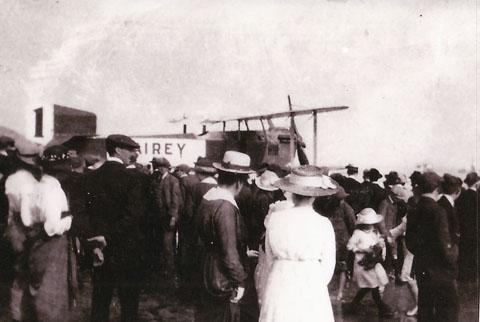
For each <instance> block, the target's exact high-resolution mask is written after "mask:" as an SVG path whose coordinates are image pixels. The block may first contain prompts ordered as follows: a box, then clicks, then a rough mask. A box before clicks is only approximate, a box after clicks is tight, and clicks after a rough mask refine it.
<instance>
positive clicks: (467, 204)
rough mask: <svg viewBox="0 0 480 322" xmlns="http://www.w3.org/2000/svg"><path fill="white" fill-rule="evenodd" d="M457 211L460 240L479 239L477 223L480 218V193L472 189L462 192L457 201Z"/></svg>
mask: <svg viewBox="0 0 480 322" xmlns="http://www.w3.org/2000/svg"><path fill="white" fill-rule="evenodd" d="M455 208H456V209H457V213H458V219H459V225H460V238H461V239H465V240H469V241H472V240H476V239H477V234H478V231H477V227H478V226H477V223H478V220H479V218H480V207H479V192H478V191H474V190H472V189H467V190H464V191H462V193H461V194H460V196H459V197H458V199H457V200H456V201H455Z"/></svg>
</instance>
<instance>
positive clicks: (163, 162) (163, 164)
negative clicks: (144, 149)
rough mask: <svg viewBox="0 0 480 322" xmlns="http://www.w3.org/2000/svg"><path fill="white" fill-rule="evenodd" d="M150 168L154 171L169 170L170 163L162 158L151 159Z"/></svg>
mask: <svg viewBox="0 0 480 322" xmlns="http://www.w3.org/2000/svg"><path fill="white" fill-rule="evenodd" d="M152 166H153V167H154V168H155V169H156V168H160V167H165V168H170V166H171V165H170V161H168V160H167V159H165V158H164V157H160V158H153V159H152Z"/></svg>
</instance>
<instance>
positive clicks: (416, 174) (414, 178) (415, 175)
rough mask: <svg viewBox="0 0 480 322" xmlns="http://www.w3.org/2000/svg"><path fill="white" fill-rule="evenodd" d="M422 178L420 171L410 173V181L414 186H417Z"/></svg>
mask: <svg viewBox="0 0 480 322" xmlns="http://www.w3.org/2000/svg"><path fill="white" fill-rule="evenodd" d="M421 178H422V174H421V173H420V171H416V170H415V171H413V172H412V174H411V175H410V181H411V182H412V186H416V185H417V184H418V182H419V180H421Z"/></svg>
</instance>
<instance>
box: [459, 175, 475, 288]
mask: <svg viewBox="0 0 480 322" xmlns="http://www.w3.org/2000/svg"><path fill="white" fill-rule="evenodd" d="M464 182H465V184H466V185H467V187H468V189H465V190H463V191H462V193H461V194H460V197H459V198H458V199H457V201H456V202H455V207H456V208H457V213H458V220H459V225H460V249H459V268H460V273H459V279H460V280H464V281H475V280H476V279H477V277H478V263H477V259H478V258H480V254H478V253H477V252H478V250H479V248H478V221H479V218H480V206H479V200H480V193H479V191H478V188H479V186H480V177H479V176H478V174H477V173H476V172H471V173H469V174H467V176H466V178H465V180H464Z"/></svg>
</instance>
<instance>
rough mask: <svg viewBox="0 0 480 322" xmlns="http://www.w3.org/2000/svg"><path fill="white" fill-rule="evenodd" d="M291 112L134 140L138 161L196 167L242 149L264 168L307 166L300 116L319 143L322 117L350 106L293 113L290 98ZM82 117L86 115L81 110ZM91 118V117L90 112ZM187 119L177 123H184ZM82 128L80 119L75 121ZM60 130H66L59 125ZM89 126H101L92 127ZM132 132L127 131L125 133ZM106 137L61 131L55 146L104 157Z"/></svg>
mask: <svg viewBox="0 0 480 322" xmlns="http://www.w3.org/2000/svg"><path fill="white" fill-rule="evenodd" d="M288 102H289V110H288V111H285V112H279V113H271V114H263V115H255V116H245V117H237V118H231V119H213V120H212V119H207V120H203V121H202V122H201V123H202V124H203V131H202V133H200V134H193V133H187V127H186V125H184V126H183V133H179V134H158V135H145V136H133V138H134V139H135V140H136V141H137V142H138V143H139V144H140V157H139V161H140V162H142V163H147V162H148V161H150V160H151V159H152V157H156V156H165V157H166V158H168V159H169V160H170V162H171V163H172V165H177V164H180V163H187V164H190V165H192V164H193V162H194V161H195V160H196V159H197V158H198V157H199V156H205V157H208V158H209V159H211V160H213V161H219V160H221V158H222V156H223V153H224V152H225V151H227V150H237V151H241V152H244V153H247V154H248V155H250V157H251V159H252V166H253V167H254V168H258V167H260V166H261V165H262V164H277V165H279V166H281V167H285V166H287V165H289V164H291V163H292V161H293V160H294V158H298V162H299V163H300V164H306V163H308V159H307V157H306V154H305V152H304V148H305V143H304V140H303V138H302V136H301V135H300V133H299V132H298V129H297V127H296V124H295V117H298V116H302V115H311V116H313V140H314V142H316V141H317V115H318V114H320V113H329V112H334V111H341V110H345V109H347V108H348V107H347V106H333V107H318V108H309V109H303V110H293V108H292V104H291V101H290V97H288ZM73 110H74V109H71V108H69V109H68V112H69V113H70V114H69V115H71V113H73ZM78 111H79V115H83V116H84V114H85V112H84V111H81V110H78ZM89 114H91V113H89ZM280 118H284V119H285V118H289V120H290V126H289V127H278V126H275V125H274V122H273V120H274V119H280ZM185 119H186V117H185V116H184V117H182V119H181V120H179V121H178V120H176V121H177V122H182V121H184V120H185ZM83 120H85V121H88V122H96V118H94V117H89V118H85V117H84V118H83ZM255 122H256V123H257V124H256V127H257V128H260V127H259V126H258V123H259V124H260V126H261V129H260V130H254V129H253V127H254V126H252V125H254V123H255ZM75 123H76V124H77V126H78V125H81V124H79V123H81V118H79V120H77V121H76V122H75ZM231 123H236V129H234V130H231V129H230V130H227V124H231ZM218 125H223V129H222V130H216V131H209V130H208V129H207V127H215V126H217V127H218ZM58 128H62V127H61V126H58ZM90 128H96V124H95V125H93V124H92V125H91V126H90ZM126 134H128V133H126ZM104 140H105V138H104V137H101V136H97V135H92V133H90V134H86V135H81V134H80V133H79V132H78V131H77V132H76V133H72V135H71V136H70V137H68V135H66V133H62V135H61V136H58V138H57V139H54V140H52V141H51V142H52V143H53V142H54V143H56V144H58V143H62V144H64V145H65V146H67V147H69V148H70V149H71V150H72V151H75V152H76V153H78V154H79V155H84V156H88V155H96V156H98V157H99V158H105V147H104V144H105V143H104V142H105V141H104ZM316 148H317V147H316V144H314V145H313V156H314V160H313V163H314V164H316V155H317V151H316Z"/></svg>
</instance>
